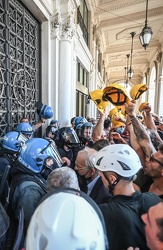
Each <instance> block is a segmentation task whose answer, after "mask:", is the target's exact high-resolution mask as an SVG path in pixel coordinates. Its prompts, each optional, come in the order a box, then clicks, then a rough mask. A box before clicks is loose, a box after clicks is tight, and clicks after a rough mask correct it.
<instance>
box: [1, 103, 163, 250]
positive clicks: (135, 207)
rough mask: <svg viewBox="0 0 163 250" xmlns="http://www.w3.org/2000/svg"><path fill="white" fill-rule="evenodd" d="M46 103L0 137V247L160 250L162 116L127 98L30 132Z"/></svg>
mask: <svg viewBox="0 0 163 250" xmlns="http://www.w3.org/2000/svg"><path fill="white" fill-rule="evenodd" d="M44 106H45V105H44ZM46 108H47V107H44V110H42V106H41V109H40V110H41V111H39V112H38V115H39V118H40V121H39V122H38V123H37V124H36V125H34V126H31V125H30V123H29V120H28V118H26V117H23V118H22V119H21V121H20V123H19V124H18V126H17V129H16V131H11V132H8V133H6V135H5V136H4V138H3V140H2V142H1V153H0V174H1V176H0V181H1V182H0V183H1V192H0V201H1V203H0V210H1V214H0V222H1V226H0V249H4V250H12V249H14V250H16V249H18V250H20V249H26V250H33V249H35V250H43V249H47V250H52V249H56V250H62V249H63V250H65V249H68V250H73V249H74V250H75V249H98V250H104V249H110V250H132V249H135V250H136V249H140V250H146V249H147V250H148V249H151V250H163V201H162V198H163V121H162V118H161V117H159V116H157V115H156V114H153V113H152V111H151V106H150V104H149V103H147V102H145V103H142V104H141V105H140V107H139V111H140V114H141V115H139V116H136V115H135V101H131V102H128V103H125V104H124V107H123V109H122V108H118V107H115V108H113V109H112V110H110V111H109V114H107V113H106V109H105V110H104V112H100V113H99V117H98V119H94V118H89V117H86V118H85V117H82V116H77V117H73V118H72V119H71V121H70V124H71V125H70V126H69V127H61V128H60V127H59V122H58V120H51V121H50V122H49V125H48V126H47V128H46V129H45V133H44V135H43V137H42V138H36V137H34V131H36V130H37V129H39V128H40V127H41V126H42V124H44V122H45V120H46V119H49V113H48V112H49V110H50V109H49V107H48V110H46ZM50 112H51V110H50Z"/></svg>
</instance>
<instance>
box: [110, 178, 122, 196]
mask: <svg viewBox="0 0 163 250" xmlns="http://www.w3.org/2000/svg"><path fill="white" fill-rule="evenodd" d="M120 179H121V177H120V176H118V177H117V179H116V180H115V181H114V182H113V183H112V184H111V183H110V181H109V180H108V182H109V186H108V188H109V191H110V193H111V194H112V195H113V190H114V188H115V186H116V185H117V184H118V182H119V181H120Z"/></svg>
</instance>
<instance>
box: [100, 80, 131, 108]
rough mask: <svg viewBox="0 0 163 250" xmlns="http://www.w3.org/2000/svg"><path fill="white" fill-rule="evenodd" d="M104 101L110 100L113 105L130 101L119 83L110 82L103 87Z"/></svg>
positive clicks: (120, 104)
mask: <svg viewBox="0 0 163 250" xmlns="http://www.w3.org/2000/svg"><path fill="white" fill-rule="evenodd" d="M102 99H103V100H104V101H110V102H111V103H112V104H113V105H114V106H118V107H120V106H122V105H124V104H125V103H126V102H127V103H129V102H130V98H129V95H128V93H127V91H126V89H125V88H124V87H122V86H121V85H119V84H110V85H108V86H107V87H105V88H104V89H103V97H102Z"/></svg>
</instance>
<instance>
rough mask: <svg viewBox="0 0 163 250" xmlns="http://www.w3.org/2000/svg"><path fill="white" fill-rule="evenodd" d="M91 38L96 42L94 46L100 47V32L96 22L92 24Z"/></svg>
mask: <svg viewBox="0 0 163 250" xmlns="http://www.w3.org/2000/svg"><path fill="white" fill-rule="evenodd" d="M92 32H93V40H95V42H96V46H97V48H98V49H100V44H101V32H100V29H99V27H98V25H97V24H95V25H93V31H92Z"/></svg>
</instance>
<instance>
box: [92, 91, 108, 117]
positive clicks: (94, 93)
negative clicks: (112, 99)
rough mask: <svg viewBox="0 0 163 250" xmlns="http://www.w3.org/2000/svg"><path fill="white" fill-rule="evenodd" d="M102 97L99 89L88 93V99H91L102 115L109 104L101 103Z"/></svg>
mask: <svg viewBox="0 0 163 250" xmlns="http://www.w3.org/2000/svg"><path fill="white" fill-rule="evenodd" d="M102 95H103V91H102V90H101V89H98V90H94V91H91V92H90V93H89V96H88V99H91V100H92V101H93V102H94V103H95V104H96V106H97V108H98V110H99V111H100V112H102V113H103V112H104V109H105V108H106V107H107V105H108V103H109V102H108V101H103V100H102Z"/></svg>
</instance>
